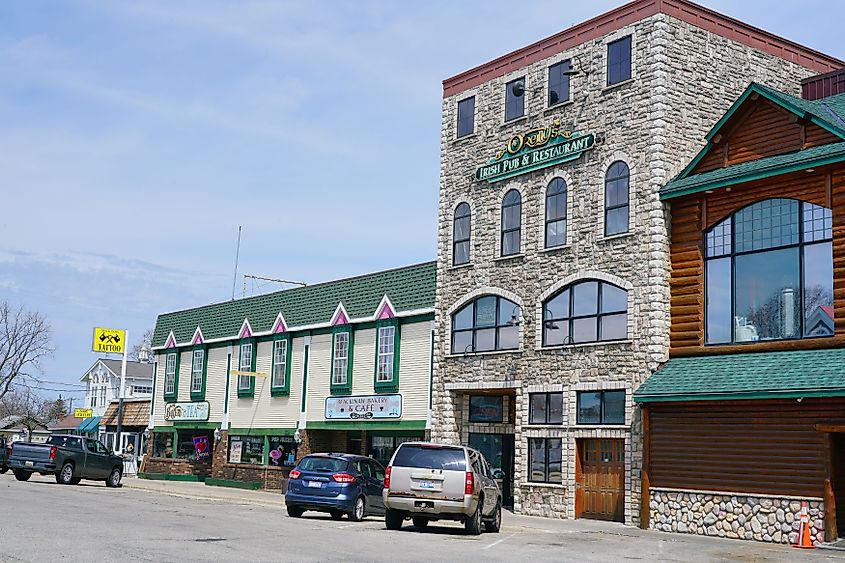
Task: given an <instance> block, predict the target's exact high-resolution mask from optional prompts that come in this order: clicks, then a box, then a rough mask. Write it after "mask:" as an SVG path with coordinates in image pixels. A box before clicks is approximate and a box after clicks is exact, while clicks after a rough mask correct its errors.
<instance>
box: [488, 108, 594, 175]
mask: <svg viewBox="0 0 845 563" xmlns="http://www.w3.org/2000/svg"><path fill="white" fill-rule="evenodd" d="M595 141H596V136H595V135H594V134H593V133H590V134H589V135H583V134H581V133H573V132H572V131H564V130H562V129H561V128H560V120H559V119H555V120H554V121H553V122H552V124H551V125H550V126H548V127H541V128H539V129H532V130H531V131H526V132H525V133H517V134H516V135H514V136H513V137H511V138H510V140H509V141H508V143H507V145H506V146H505V148H504V149H502V150H500V151H499V153H498V154H497V155H496V158H494V159H493V160H491V161H490V162H488V163H487V164H485V165H484V166H480V167H479V168H478V169H477V170H476V171H475V179H476V180H487V181H488V182H498V181H499V180H504V179H505V178H511V177H513V176H518V175H520V174H525V173H526V172H531V171H533V170H539V169H541V168H546V167H547V166H552V165H554V164H560V163H561V162H568V161H570V160H575V159H576V158H578V157H579V156H581V153H582V152H584V151H586V150H589V149H591V148H593V144H594V143H595Z"/></svg>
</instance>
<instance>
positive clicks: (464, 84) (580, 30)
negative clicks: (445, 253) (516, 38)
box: [443, 0, 845, 98]
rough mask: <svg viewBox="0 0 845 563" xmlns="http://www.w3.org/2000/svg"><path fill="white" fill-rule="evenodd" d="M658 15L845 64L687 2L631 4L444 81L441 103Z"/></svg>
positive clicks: (819, 63)
mask: <svg viewBox="0 0 845 563" xmlns="http://www.w3.org/2000/svg"><path fill="white" fill-rule="evenodd" d="M658 13H663V14H666V15H668V16H672V17H674V18H676V19H679V20H681V21H685V22H687V23H689V24H691V25H694V26H696V27H700V28H701V29H704V30H706V31H709V32H711V33H715V34H717V35H721V36H722V37H726V38H728V39H731V40H733V41H736V42H738V43H742V44H744V45H748V46H749V47H753V48H755V49H759V50H761V51H763V52H766V53H769V54H771V55H774V56H776V57H780V58H782V59H785V60H788V61H792V62H795V63H798V64H800V65H802V66H805V67H807V68H810V69H812V70H814V71H816V72H820V73H822V72H829V71H831V70H835V69H838V68H842V67H843V66H845V62H843V61H840V60H839V59H836V58H835V57H831V56H828V55H825V54H824V53H821V52H819V51H816V50H813V49H810V48H809V47H804V46H803V45H799V44H798V43H795V42H793V41H790V40H788V39H784V38H783V37H779V36H777V35H774V34H772V33H769V32H768V31H763V30H762V29H759V28H756V27H753V26H751V25H748V24H746V23H743V22H741V21H739V20H736V19H734V18H731V17H729V16H725V15H723V14H720V13H719V12H714V11H713V10H710V9H708V8H705V7H703V6H699V5H698V4H694V3H692V2H690V1H689V0H634V1H633V2H629V3H628V4H625V5H624V6H620V7H619V8H616V9H615V10H611V11H609V12H606V13H604V14H601V15H599V16H596V17H595V18H592V19H589V20H587V21H585V22H583V23H580V24H578V25H574V26H572V27H570V28H569V29H567V30H564V31H561V32H560V33H557V34H555V35H552V36H551V37H547V38H545V39H541V40H540V41H537V42H536V43H532V44H531V45H528V46H527V47H523V48H521V49H517V50H516V51H513V52H511V53H508V54H507V55H503V56H501V57H499V58H497V59H494V60H492V61H490V62H488V63H485V64H483V65H480V66H477V67H475V68H473V69H470V70H467V71H465V72H462V73H461V74H458V75H456V76H453V77H451V78H447V79H446V80H444V81H443V97H444V98H446V97H449V96H454V95H455V94H459V93H461V92H463V91H465V90H468V89H470V88H472V87H474V86H478V85H479V84H483V83H485V82H487V81H489V80H492V79H494V78H498V77H500V76H504V75H505V74H507V73H509V72H513V71H516V70H519V69H521V68H524V67H526V66H528V65H530V64H532V63H535V62H537V61H540V60H542V59H545V58H548V57H551V56H552V55H556V54H558V53H562V52H563V51H565V50H567V49H571V48H572V47H574V46H576V45H580V44H581V43H584V42H585V41H589V40H591V39H596V38H599V37H602V36H604V35H606V34H608V33H611V32H613V31H616V30H617V29H621V28H623V27H625V26H626V25H630V24H632V23H635V22H638V21H640V20H643V19H645V18H648V17H650V16H653V15H655V14H658Z"/></svg>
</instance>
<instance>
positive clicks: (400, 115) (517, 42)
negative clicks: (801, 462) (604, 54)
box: [0, 0, 845, 388]
mask: <svg viewBox="0 0 845 563" xmlns="http://www.w3.org/2000/svg"><path fill="white" fill-rule="evenodd" d="M620 3H621V2H616V1H614V2H611V1H592V2H582V3H575V4H573V3H561V2H555V1H538V2H532V1H525V2H519V3H514V2H512V1H511V2H504V1H483V2H481V1H478V2H448V1H434V2H415V3H410V2H355V3H350V2H320V3H316V2H313V3H312V2H209V1H202V2H200V1H195V2H191V1H185V2H178V3H177V2H164V1H161V2H144V1H133V2H74V1H65V2H53V1H37V0H17V1H15V0H12V1H6V2H2V3H0V69H2V72H0V124H2V126H0V189H2V195H3V198H2V210H3V213H2V214H0V299H8V300H10V301H12V302H13V303H15V304H23V305H25V306H26V307H28V308H30V309H34V310H37V311H39V312H41V313H42V314H44V315H45V316H46V317H47V318H48V320H49V321H50V323H51V324H52V327H53V331H54V344H55V347H56V353H55V356H54V358H53V359H51V360H50V361H48V362H46V363H45V366H44V367H45V373H44V375H43V378H44V379H46V380H49V381H58V382H77V381H78V379H79V377H80V376H81V375H82V373H83V372H84V371H85V370H86V369H87V368H88V367H89V365H90V364H92V363H93V362H94V361H95V359H96V355H95V354H94V353H93V352H91V351H90V339H91V331H92V329H93V327H94V326H108V327H115V328H128V329H129V330H130V333H131V334H130V340H135V337H137V336H139V335H140V334H141V333H142V332H143V331H144V330H145V329H146V328H149V327H152V326H153V324H154V322H155V317H156V315H157V314H158V313H161V312H166V311H172V310H176V309H181V308H186V307H190V306H196V305H202V304H206V303H211V302H215V301H221V300H225V299H227V298H229V297H230V296H231V291H232V274H233V266H234V255H235V245H236V238H237V228H238V225H243V229H244V230H243V236H242V243H241V260H240V268H239V273H240V274H243V273H248V274H255V275H261V276H268V277H280V278H286V279H293V280H302V281H305V282H309V283H313V282H319V281H325V280H329V279H334V278H338V277H343V276H349V275H355V274H360V273H365V272H371V271H376V270H379V269H383V268H388V267H395V266H400V265H405V264H411V263H416V262H421V261H425V260H430V259H434V257H435V228H436V221H437V194H438V175H439V134H440V103H441V93H442V89H441V82H442V80H443V79H445V78H447V77H449V76H452V75H454V74H457V73H458V72H461V71H463V70H466V69H468V68H471V67H473V66H476V65H478V64H481V63H483V62H485V61H488V60H490V59H493V58H495V57H497V56H499V55H502V54H504V53H506V52H508V51H511V50H513V49H516V48H519V47H521V46H523V45H526V44H528V43H531V42H534V41H536V40H538V39H540V38H542V37H545V36H547V35H550V34H553V33H555V32H558V31H560V30H562V29H565V28H566V27H569V26H570V25H573V24H575V23H578V22H581V21H583V20H585V19H589V18H590V17H593V16H595V15H598V14H600V13H602V12H604V11H606V10H608V9H611V8H613V7H615V6H617V5H619V4H620ZM705 4H706V5H707V6H709V7H711V8H714V9H716V10H718V11H721V12H724V13H726V14H728V15H730V16H733V17H735V18H738V19H741V20H743V21H747V22H749V23H751V24H753V25H756V26H758V27H762V28H764V29H767V30H769V31H771V32H774V33H777V34H779V35H782V36H785V37H787V38H789V39H792V40H795V41H798V42H799V43H803V44H805V45H808V46H810V47H813V48H815V49H818V50H820V51H823V52H827V53H829V54H831V55H834V56H837V57H839V58H845V48H843V46H842V43H841V41H840V39H839V34H838V29H837V28H838V26H839V22H841V21H842V19H843V17H845V4H842V5H840V4H838V3H831V2H821V1H815V2H814V1H805V2H802V3H801V9H800V10H799V9H797V8H796V4H795V3H794V2H771V1H765V2H764V1H760V2H757V1H747V2H742V3H736V2H728V1H715V0H714V1H712V2H705ZM819 14H826V16H825V17H823V18H820V17H818V16H819ZM266 289H267V287H264V288H261V289H260V291H263V290H266ZM241 290H242V279H241V278H239V279H238V281H237V292H238V295H240V294H241ZM250 292H251V288H250ZM44 386H45V387H52V388H60V387H61V386H60V385H57V384H52V385H47V384H45V385H44Z"/></svg>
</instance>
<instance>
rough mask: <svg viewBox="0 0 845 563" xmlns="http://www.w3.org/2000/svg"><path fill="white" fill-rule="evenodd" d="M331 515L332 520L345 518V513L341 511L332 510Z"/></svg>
mask: <svg viewBox="0 0 845 563" xmlns="http://www.w3.org/2000/svg"><path fill="white" fill-rule="evenodd" d="M329 514H331V515H332V520H340V519H341V518H343V512H341V511H340V510H332V511H331V512H330V513H329Z"/></svg>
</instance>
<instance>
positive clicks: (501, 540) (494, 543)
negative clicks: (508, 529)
mask: <svg viewBox="0 0 845 563" xmlns="http://www.w3.org/2000/svg"><path fill="white" fill-rule="evenodd" d="M515 535H516V532H514V533H513V534H511V535H509V536H505V537H503V538H502V539H500V540H496V541H494V542H493V543H491V544H488V545H485V546H484V547H482V548H481V549H490V548H491V547H493V546H496V545H499V544H500V543H502V542H503V541H505V540H509V539H510V538H512V537H514V536H515Z"/></svg>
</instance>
